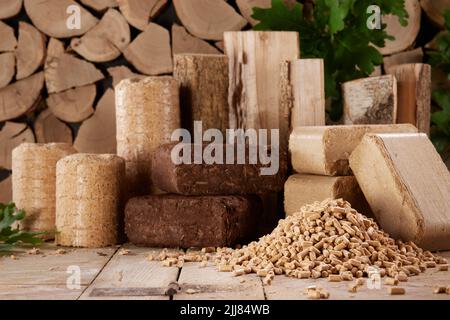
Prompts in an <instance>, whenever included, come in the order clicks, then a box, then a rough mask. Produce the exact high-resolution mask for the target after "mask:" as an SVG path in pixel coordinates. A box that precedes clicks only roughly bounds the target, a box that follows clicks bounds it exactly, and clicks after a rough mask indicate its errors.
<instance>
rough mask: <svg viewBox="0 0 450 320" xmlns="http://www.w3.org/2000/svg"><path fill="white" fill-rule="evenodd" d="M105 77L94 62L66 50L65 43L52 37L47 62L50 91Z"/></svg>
mask: <svg viewBox="0 0 450 320" xmlns="http://www.w3.org/2000/svg"><path fill="white" fill-rule="evenodd" d="M103 78H104V76H103V74H102V72H101V71H100V70H98V69H97V68H96V67H95V66H94V65H93V64H92V63H90V62H87V61H85V60H82V59H78V58H76V57H74V56H73V55H71V54H69V53H65V52H64V45H63V44H62V43H61V42H59V41H58V40H56V39H50V42H49V45H48V49H47V60H46V62H45V83H46V85H47V91H48V92H49V93H56V92H61V91H65V90H68V89H71V88H75V87H81V86H84V85H88V84H92V83H95V82H97V81H99V80H102V79H103Z"/></svg>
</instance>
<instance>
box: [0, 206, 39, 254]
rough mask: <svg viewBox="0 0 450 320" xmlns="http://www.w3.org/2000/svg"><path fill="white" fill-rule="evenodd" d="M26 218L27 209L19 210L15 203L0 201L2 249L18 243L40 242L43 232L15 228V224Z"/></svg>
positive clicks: (0, 249)
mask: <svg viewBox="0 0 450 320" xmlns="http://www.w3.org/2000/svg"><path fill="white" fill-rule="evenodd" d="M24 218H25V211H23V210H18V209H17V208H16V205H15V204H14V203H9V204H7V205H6V204H3V203H0V251H7V250H10V249H12V248H13V247H14V246H15V245H17V244H21V243H22V244H33V245H36V244H39V243H41V242H42V239H40V238H38V237H37V236H39V235H42V234H43V233H41V232H25V231H20V230H19V229H18V228H14V227H13V224H14V223H15V222H17V221H20V220H23V219H24Z"/></svg>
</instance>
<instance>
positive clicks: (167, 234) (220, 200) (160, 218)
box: [125, 194, 262, 248]
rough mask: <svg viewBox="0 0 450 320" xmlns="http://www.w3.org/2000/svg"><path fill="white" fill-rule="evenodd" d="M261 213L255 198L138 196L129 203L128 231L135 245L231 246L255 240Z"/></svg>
mask: <svg viewBox="0 0 450 320" xmlns="http://www.w3.org/2000/svg"><path fill="white" fill-rule="evenodd" d="M261 210H262V209H261V203H260V200H259V199H258V198H257V197H256V196H182V195H170V194H168V195H158V196H156V195H154V196H144V197H137V198H132V199H131V200H129V201H128V203H127V206H126V209H125V231H126V234H127V236H128V239H129V240H130V241H131V242H132V243H134V244H136V245H145V246H151V247H180V248H189V247H225V246H227V247H228V246H233V245H235V244H237V243H241V242H242V241H248V240H252V239H253V237H254V236H255V232H256V222H257V217H258V215H259V214H260V212H261Z"/></svg>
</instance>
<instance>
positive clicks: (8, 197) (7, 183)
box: [0, 176, 12, 204]
mask: <svg viewBox="0 0 450 320" xmlns="http://www.w3.org/2000/svg"><path fill="white" fill-rule="evenodd" d="M11 201H12V179H11V176H9V177H8V178H6V179H3V180H2V181H0V203H5V204H6V203H10V202H11Z"/></svg>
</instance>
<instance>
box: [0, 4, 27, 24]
mask: <svg viewBox="0 0 450 320" xmlns="http://www.w3.org/2000/svg"><path fill="white" fill-rule="evenodd" d="M22 3H23V0H2V1H1V5H0V19H8V18H11V17H14V16H16V15H18V14H19V12H20V10H21V9H22Z"/></svg>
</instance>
